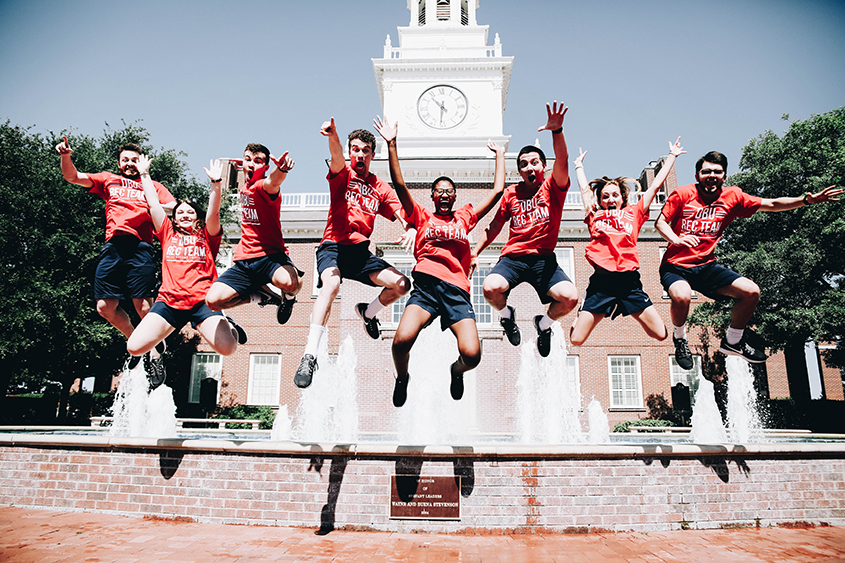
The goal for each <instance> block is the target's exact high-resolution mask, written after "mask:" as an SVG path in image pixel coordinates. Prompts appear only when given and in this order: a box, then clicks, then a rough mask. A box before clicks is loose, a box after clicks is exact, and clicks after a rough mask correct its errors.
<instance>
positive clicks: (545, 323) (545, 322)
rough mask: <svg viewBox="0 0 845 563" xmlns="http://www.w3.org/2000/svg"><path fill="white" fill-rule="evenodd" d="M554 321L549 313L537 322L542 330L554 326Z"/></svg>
mask: <svg viewBox="0 0 845 563" xmlns="http://www.w3.org/2000/svg"><path fill="white" fill-rule="evenodd" d="M553 322H554V321H553V320H552V319H551V317H549V315H543V318H542V319H540V322H538V323H537V326H539V327H540V330H549V329H550V328H551V327H552V323H553Z"/></svg>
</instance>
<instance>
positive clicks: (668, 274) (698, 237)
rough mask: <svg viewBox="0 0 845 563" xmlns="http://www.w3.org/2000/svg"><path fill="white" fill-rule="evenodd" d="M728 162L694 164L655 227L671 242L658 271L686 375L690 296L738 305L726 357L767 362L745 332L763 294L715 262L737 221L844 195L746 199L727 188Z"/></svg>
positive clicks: (718, 156)
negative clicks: (718, 248)
mask: <svg viewBox="0 0 845 563" xmlns="http://www.w3.org/2000/svg"><path fill="white" fill-rule="evenodd" d="M727 170H728V159H727V157H726V156H725V155H723V154H722V153H720V152H716V151H712V152H709V153H707V154H705V155H704V156H702V157H701V158H700V159H699V160H698V162H696V164H695V180H696V183H695V184H690V185H687V186H681V187H679V188H678V189H676V190H675V191H674V192H672V193H671V194H670V195H669V197H668V198H667V199H666V203H665V204H664V205H663V209H662V210H661V211H660V215H659V216H658V218H657V220H656V221H655V223H654V225H655V227H656V228H657V231H658V232H659V233H660V234H661V235H662V236H663V238H665V239H666V240H667V241H669V248H668V249H667V250H666V253H665V254H664V255H663V261H662V263H661V265H660V282H661V283H662V284H663V288H664V289H665V290H666V292H667V293H668V294H669V297H670V299H671V300H672V304H671V308H670V313H671V317H672V325H673V330H674V334H673V335H672V339H673V341H674V343H675V360H676V361H677V362H678V365H679V366H681V367H682V368H684V369H692V367H693V359H692V353H691V352H690V349H689V345H688V344H687V337H686V326H685V325H686V321H687V316H688V315H689V308H690V298H691V290H695V291H698V292H700V293H702V294H704V295H706V296H707V297H710V298H712V299H720V298H724V297H732V298H734V299H735V300H736V302H735V303H734V306H733V313H732V315H731V324H730V327H729V328H728V330H727V335H726V336H725V337H724V338H723V339H722V342H721V343H720V345H719V351H720V352H722V353H723V354H729V355H733V356H740V357H742V358H745V359H746V360H747V361H748V362H751V363H762V362H765V361H766V354H765V353H764V352H763V350H760V349H757V348H755V347H753V346H751V345H750V344H749V343H748V342H747V341H746V338H745V332H744V331H745V327H746V325H747V324H748V322H749V321H750V320H751V315H753V314H754V309H755V308H756V307H757V302H758V301H759V299H760V288H759V287H758V286H757V284H755V283H754V282H753V281H751V280H749V279H748V278H746V277H743V276H741V275H739V274H738V273H736V272H734V271H733V270H731V269H729V268H727V267H725V266H722V265H721V264H719V263H718V262H716V255H715V250H716V243H717V242H719V239H720V238H721V237H722V233H723V232H724V231H725V229H726V228H727V227H728V225H730V224H731V223H732V222H733V220H734V219H735V218H737V217H750V216H751V215H753V214H754V213H755V212H757V211H787V210H790V209H795V208H797V207H801V206H802V205H811V204H816V203H824V202H826V201H836V200H837V199H839V198H838V197H836V196H838V195H839V194H841V193H842V190H841V189H837V188H836V186H830V187H827V188H825V189H824V190H822V191H820V192H818V193H816V194H812V193H810V192H807V193H806V194H804V195H803V196H797V197H779V198H775V199H768V198H760V197H757V196H752V195H748V194H746V193H745V192H743V191H742V190H741V189H740V188H738V187H736V186H724V185H723V184H724V183H725V179H726V178H727Z"/></svg>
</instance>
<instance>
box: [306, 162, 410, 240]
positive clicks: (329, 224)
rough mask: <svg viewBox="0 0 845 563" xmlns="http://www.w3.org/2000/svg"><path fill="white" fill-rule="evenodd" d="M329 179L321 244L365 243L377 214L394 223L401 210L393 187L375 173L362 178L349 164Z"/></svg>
mask: <svg viewBox="0 0 845 563" xmlns="http://www.w3.org/2000/svg"><path fill="white" fill-rule="evenodd" d="M326 179H327V180H328V181H329V194H330V197H331V205H330V206H329V216H328V219H326V230H325V231H324V232H323V240H322V241H320V242H336V243H338V244H357V243H359V242H366V241H368V240H369V239H370V235H371V234H373V225H374V224H375V222H376V215H381V216H382V217H386V218H388V219H390V220H391V221H392V220H393V216H394V215H395V213H396V212H397V211H399V210H400V209H402V204H401V203H399V198H397V197H396V193H395V192H394V191H393V188H391V187H390V185H389V184H388V183H387V182H385V181H384V180H382V179H381V178H379V177H378V176H376V175H375V174H372V173H371V174H370V175H369V176H367V177H366V178H361V177H359V176H358V174H356V173H355V171H354V170H353V169H352V167H351V166H349V165H348V164H347V165H346V166H345V167H344V168H343V170H341V171H340V172H338V173H337V175H335V176H332V174H331V172H329V175H328V176H326Z"/></svg>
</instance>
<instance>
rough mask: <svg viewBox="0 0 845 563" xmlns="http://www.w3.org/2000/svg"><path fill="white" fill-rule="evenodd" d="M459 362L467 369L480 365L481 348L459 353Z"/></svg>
mask: <svg viewBox="0 0 845 563" xmlns="http://www.w3.org/2000/svg"><path fill="white" fill-rule="evenodd" d="M461 361H463V362H464V365H466V366H467V367H468V368H469V369H473V368H475V367H477V366H478V364H480V363H481V348H475V349H473V350H467V351H463V352H461Z"/></svg>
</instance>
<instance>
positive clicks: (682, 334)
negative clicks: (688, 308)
mask: <svg viewBox="0 0 845 563" xmlns="http://www.w3.org/2000/svg"><path fill="white" fill-rule="evenodd" d="M672 334H673V336H674V337H675V338H677V339H678V340H680V339H681V338H686V337H687V325H681V326H674V325H672Z"/></svg>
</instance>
